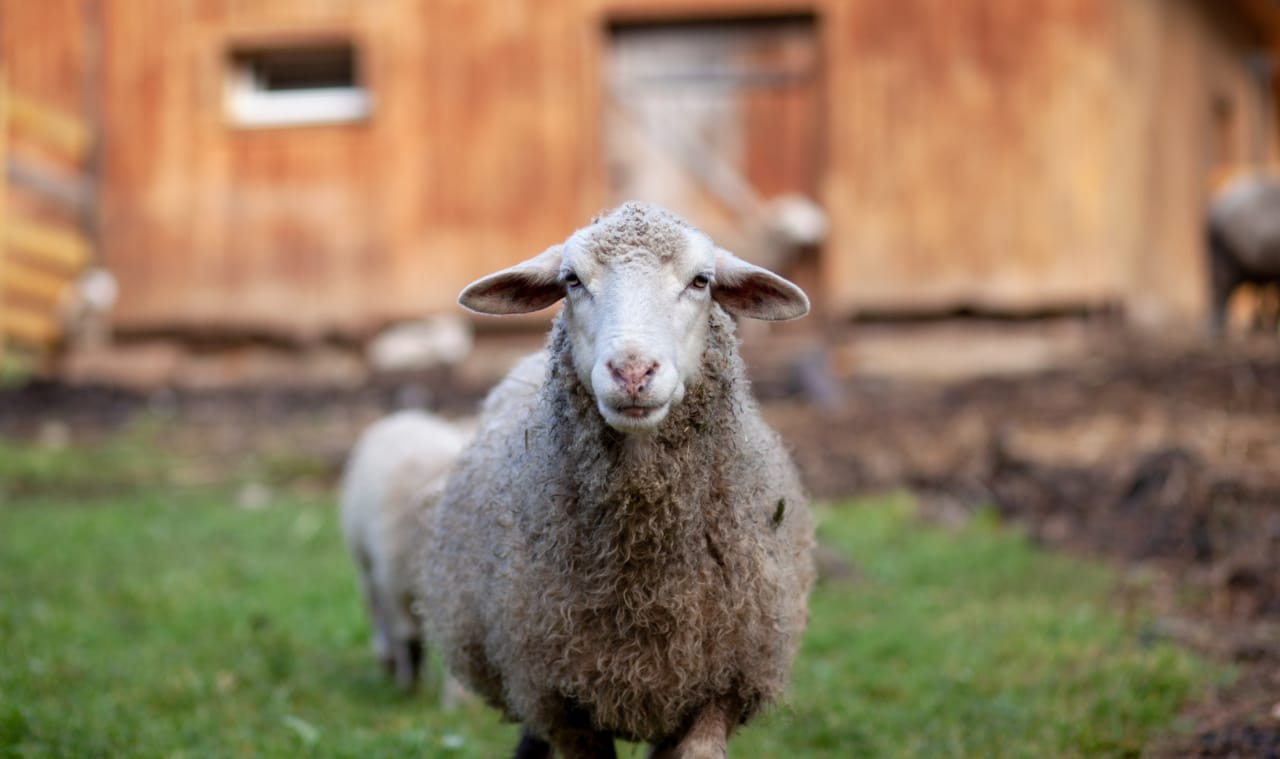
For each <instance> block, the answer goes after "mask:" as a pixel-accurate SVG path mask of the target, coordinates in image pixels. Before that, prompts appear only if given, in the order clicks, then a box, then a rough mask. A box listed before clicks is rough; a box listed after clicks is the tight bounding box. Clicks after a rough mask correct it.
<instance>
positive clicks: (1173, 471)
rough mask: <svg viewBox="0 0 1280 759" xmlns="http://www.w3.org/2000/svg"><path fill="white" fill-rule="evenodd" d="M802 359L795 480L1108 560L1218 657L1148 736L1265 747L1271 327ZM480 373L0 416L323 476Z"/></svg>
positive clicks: (1276, 670) (12, 392) (1160, 623)
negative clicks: (1203, 693) (373, 424)
mask: <svg viewBox="0 0 1280 759" xmlns="http://www.w3.org/2000/svg"><path fill="white" fill-rule="evenodd" d="M808 360H809V359H804V358H803V357H802V359H801V360H799V361H784V362H774V363H773V364H772V365H770V364H769V363H768V362H759V363H758V364H757V365H756V371H755V374H756V376H755V379H756V389H757V393H758V395H759V396H760V397H761V398H762V401H763V405H764V407H765V411H766V415H767V416H768V418H769V419H770V421H771V422H772V423H773V424H774V425H775V427H776V428H777V429H778V430H779V432H780V433H781V434H782V436H783V437H784V438H785V439H786V441H787V442H788V443H789V444H790V445H791V447H792V448H793V450H794V453H795V456H796V460H797V462H798V464H799V465H800V467H801V469H802V470H803V473H804V476H805V478H806V481H807V483H808V486H809V488H810V489H811V491H812V492H813V494H814V495H815V496H818V497H823V498H835V497H842V496H848V495H855V494H860V493H871V492H882V491H885V490H894V489H909V490H911V491H914V492H916V493H917V494H919V496H920V498H921V503H922V505H923V512H924V513H925V514H926V515H927V517H928V518H929V519H931V520H933V521H935V522H937V523H940V524H944V525H946V524H954V523H958V522H960V521H963V520H964V519H966V518H968V516H969V515H970V514H972V513H973V512H974V511H975V510H977V509H982V508H994V509H996V510H997V511H998V513H999V514H1000V515H1002V516H1003V517H1004V518H1005V519H1007V520H1008V521H1010V522H1012V523H1014V524H1017V525H1020V526H1021V527H1023V528H1024V529H1025V530H1026V531H1027V532H1028V534H1029V535H1031V536H1032V538H1033V539H1034V540H1036V541H1037V542H1040V543H1042V544H1044V545H1046V546H1049V547H1052V548H1054V549H1059V550H1065V551H1069V552H1073V553H1077V554H1082V555H1087V556H1093V557H1099V558H1102V559H1104V560H1107V561H1109V562H1112V563H1113V564H1114V565H1116V566H1117V567H1118V568H1119V569H1120V572H1121V575H1122V577H1124V578H1125V579H1124V582H1123V583H1122V586H1121V587H1120V588H1118V589H1117V603H1118V604H1120V605H1122V606H1124V605H1134V604H1141V605H1142V606H1143V608H1147V609H1150V608H1153V606H1154V608H1155V609H1156V611H1157V617H1156V620H1157V621H1156V622H1155V623H1153V624H1152V625H1151V626H1150V629H1149V630H1146V631H1144V635H1148V636H1151V637H1153V638H1155V637H1168V638H1173V639H1176V640H1178V641H1180V642H1182V643H1185V644H1187V645H1190V646H1192V647H1194V648H1196V649H1198V650H1200V651H1203V652H1205V653H1207V654H1210V655H1212V656H1214V657H1216V658H1218V659H1219V660H1221V661H1224V662H1230V663H1232V664H1234V665H1236V666H1237V667H1238V668H1239V671H1240V676H1239V678H1238V679H1237V680H1236V682H1235V683H1234V684H1233V685H1231V686H1227V687H1224V688H1221V689H1219V690H1218V691H1217V692H1215V693H1212V694H1210V696H1209V697H1208V698H1207V699H1205V700H1203V701H1202V702H1200V703H1197V704H1193V705H1190V706H1189V707H1188V717H1189V718H1190V719H1191V721H1192V724H1193V725H1195V728H1196V729H1195V732H1194V733H1193V734H1192V735H1190V736H1170V737H1169V738H1168V739H1167V740H1166V741H1164V742H1162V743H1161V744H1160V745H1159V746H1156V747H1153V748H1152V749H1151V752H1150V753H1151V754H1152V755H1153V756H1158V757H1174V756H1203V757H1264V756H1266V757H1277V756H1280V342H1277V341H1276V340H1275V339H1274V337H1273V338H1270V339H1264V340H1261V341H1259V340H1253V341H1236V342H1233V343H1231V344H1229V345H1227V346H1226V347H1222V346H1219V347H1207V346H1204V345H1193V346H1190V347H1187V346H1183V347H1180V348H1176V349H1170V348H1154V347H1152V346H1149V345H1146V344H1144V343H1143V342H1141V341H1135V340H1126V339H1120V340H1110V341H1108V342H1107V343H1106V344H1105V345H1102V346H1093V347H1092V348H1091V349H1090V351H1089V353H1088V359H1087V360H1072V361H1067V362H1061V363H1059V364H1058V365H1057V367H1056V368H1043V369H1039V370H1034V371H1019V372H1016V373H1012V374H1006V375H1002V376H968V377H965V378H957V377H954V376H951V377H948V378H946V379H938V378H933V379H927V380H922V379H918V378H917V379H906V378H903V377H889V376H882V377H875V376H872V375H871V374H870V373H869V372H866V371H861V370H858V371H854V372H852V374H851V376H848V377H844V378H833V377H832V376H826V377H825V378H819V381H817V382H816V384H815V381H814V379H813V365H812V363H811V362H810V363H807V364H806V363H805V361H808ZM483 390H484V382H482V381H477V379H476V376H475V375H470V376H459V375H457V374H449V373H444V372H441V373H438V374H435V375H431V376H422V377H414V378H406V377H401V378H398V379H392V380H385V381H380V382H376V383H370V384H366V385H365V386H362V387H360V388H358V389H342V390H336V389H323V388H314V387H313V388H309V389H292V390H291V389H285V388H274V389H262V388H257V389H245V390H224V391H201V392H181V391H172V390H165V391H159V392H148V393H142V392H138V391H126V390H121V389H114V388H109V387H102V386H75V387H72V386H68V385H65V384H60V383H57V382H35V383H30V384H27V385H24V386H20V387H14V388H9V389H7V390H0V435H8V436H24V437H44V438H46V440H53V441H54V442H56V441H57V440H59V439H62V438H66V437H68V436H70V437H84V436H92V435H97V434H102V433H103V432H105V431H109V430H111V429H114V428H117V427H120V426H122V425H124V424H125V423H126V422H128V421H129V420H130V419H132V418H135V417H136V416H138V415H139V414H141V413H147V414H150V415H151V416H158V417H161V418H168V419H171V420H174V421H176V422H178V423H177V424H173V425H166V426H165V427H166V429H171V430H172V433H166V434H171V436H172V437H173V440H172V445H173V446H174V447H175V448H178V449H181V450H186V451H189V452H190V454H191V456H192V457H194V458H197V459H201V460H204V461H206V462H228V461H234V460H236V459H237V457H241V458H242V457H244V456H245V455H264V453H272V452H274V453H275V454H281V453H288V454H289V455H291V456H295V457H298V456H305V457H308V458H309V459H311V460H314V461H317V462H320V467H319V468H320V470H321V471H323V472H326V473H328V475H329V476H333V475H334V474H336V472H337V468H338V466H339V465H340V462H341V460H342V457H343V455H344V454H345V451H346V449H347V446H349V444H350V442H351V440H352V438H353V437H354V435H355V433H356V431H357V430H359V428H360V427H361V426H362V425H363V424H365V423H367V422H368V421H370V420H372V419H373V418H376V416H378V415H379V414H381V413H384V412H385V411H386V410H389V409H391V408H395V407H397V406H404V405H428V406H431V407H434V408H437V409H438V410H441V411H443V412H445V413H448V414H453V415H459V416H461V415H465V414H467V413H469V412H470V410H471V409H472V408H473V407H474V403H475V402H476V400H477V399H478V398H479V397H480V395H481V393H482V392H483ZM217 468H218V465H217V464H215V463H209V464H208V465H207V466H206V467H205V470H204V471H203V472H200V473H198V474H197V476H203V477H216V476H217V471H216V470H217ZM210 470H212V471H210Z"/></svg>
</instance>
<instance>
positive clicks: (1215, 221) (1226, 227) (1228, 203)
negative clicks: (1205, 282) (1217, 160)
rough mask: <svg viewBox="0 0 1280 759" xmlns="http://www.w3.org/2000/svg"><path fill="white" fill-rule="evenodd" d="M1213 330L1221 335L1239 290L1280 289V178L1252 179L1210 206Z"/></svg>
mask: <svg viewBox="0 0 1280 759" xmlns="http://www.w3.org/2000/svg"><path fill="white" fill-rule="evenodd" d="M1207 226H1208V230H1207V231H1208V238H1209V239H1208V242H1209V249H1208V254H1209V274H1210V287H1211V293H1210V295H1211V304H1210V327H1211V329H1212V330H1213V332H1214V333H1220V332H1221V331H1222V327H1223V321H1224V318H1225V313H1226V307H1227V300H1228V299H1229V298H1230V297H1231V293H1232V292H1234V291H1235V289H1236V287H1238V286H1240V285H1242V284H1245V283H1251V284H1254V285H1262V286H1267V285H1273V286H1274V285H1276V284H1280V177H1277V176H1274V175H1267V174H1246V175H1243V176H1241V177H1238V178H1236V179H1234V180H1232V181H1231V182H1230V183H1229V184H1228V185H1227V186H1226V187H1225V188H1223V190H1222V192H1221V193H1219V194H1218V195H1217V196H1216V197H1215V198H1214V199H1213V202H1212V203H1211V204H1210V206H1209V213H1208V221H1207Z"/></svg>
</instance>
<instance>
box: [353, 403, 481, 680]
mask: <svg viewBox="0 0 1280 759" xmlns="http://www.w3.org/2000/svg"><path fill="white" fill-rule="evenodd" d="M468 439H469V436H468V435H467V434H465V433H464V432H463V431H461V430H460V429H459V428H457V427H455V426H454V425H452V424H450V423H449V422H447V421H445V420H443V419H439V418H437V417H435V416H432V415H430V414H427V413H424V412H421V411H400V412H397V413H395V414H391V415H390V416H387V417H384V418H383V419H380V420H378V421H377V422H374V423H373V424H372V425H370V426H369V427H368V429H366V430H365V431H364V433H363V434H362V435H361V436H360V439H359V441H358V442H357V443H356V445H355V447H354V448H353V449H352V452H351V456H350V458H349V459H348V461H347V466H346V470H345V471H344V473H343V477H342V486H341V497H340V502H339V509H340V517H341V522H342V533H343V536H344V537H345V538H346V542H347V547H348V548H349V549H350V551H351V555H352V557H353V558H354V559H355V563H356V567H357V569H358V572H359V581H360V591H361V594H362V595H363V597H364V601H365V604H366V606H367V608H368V610H369V617H370V621H371V623H372V625H373V631H372V644H373V650H374V653H375V654H376V655H377V657H378V659H379V661H381V662H382V665H383V667H384V668H385V669H386V670H387V673H388V674H390V675H391V676H393V677H394V678H395V682H396V684H397V685H399V686H400V687H401V688H403V689H405V690H409V689H412V688H413V687H414V686H415V685H416V683H417V680H418V675H419V671H420V669H421V666H422V657H423V651H422V637H421V636H422V634H421V623H420V621H419V620H418V619H417V617H416V615H415V613H414V604H415V603H416V596H415V590H416V587H417V584H416V579H417V574H418V571H419V570H418V568H417V566H416V564H415V562H416V561H417V560H418V551H419V550H420V547H421V542H422V538H423V528H424V522H423V520H424V514H425V512H426V510H427V509H429V508H430V507H431V506H433V505H434V504H435V502H436V500H437V499H439V497H440V495H441V494H442V493H443V492H444V485H445V480H446V478H447V476H448V474H449V470H450V469H451V468H452V466H453V463H454V461H455V460H456V459H457V457H458V455H459V454H460V453H461V452H462V449H463V448H464V447H465V445H466V443H467V441H468Z"/></svg>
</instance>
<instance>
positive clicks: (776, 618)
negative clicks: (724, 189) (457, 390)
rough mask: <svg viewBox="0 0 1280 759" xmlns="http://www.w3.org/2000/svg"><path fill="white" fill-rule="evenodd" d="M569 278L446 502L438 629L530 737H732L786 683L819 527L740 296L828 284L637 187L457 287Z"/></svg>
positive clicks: (712, 750) (538, 741) (781, 298)
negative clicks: (770, 260)
mask: <svg viewBox="0 0 1280 759" xmlns="http://www.w3.org/2000/svg"><path fill="white" fill-rule="evenodd" d="M562 298H563V299H564V300H565V304H564V309H563V311H562V312H561V314H560V316H559V317H558V318H557V319H556V321H555V323H554V325H553V328H552V331H551V335H550V339H549V343H548V350H547V352H545V353H543V354H540V355H538V356H534V357H532V358H530V359H527V360H526V361H525V362H523V363H522V364H520V365H519V366H518V367H517V368H516V370H514V371H513V372H512V373H511V374H510V375H509V376H508V377H507V379H506V380H504V381H503V382H502V383H501V384H500V385H499V386H498V387H497V388H495V390H494V391H493V392H492V393H491V395H490V397H489V398H488V400H487V401H486V404H485V407H484V410H483V412H482V414H481V420H480V424H479V430H478V432H477V436H476V438H475V441H474V442H473V443H472V445H471V446H469V447H468V449H467V451H466V452H465V453H464V454H463V455H462V457H461V459H460V460H459V462H458V465H457V468H456V469H455V471H454V473H453V475H451V477H450V480H449V484H448V487H447V489H446V492H445V495H444V497H443V498H442V499H441V500H440V502H439V503H438V504H437V506H436V507H435V510H434V511H433V512H432V513H431V515H430V517H429V521H428V535H427V539H426V542H425V546H424V551H423V558H424V561H423V578H422V585H421V588H422V598H423V609H424V614H423V617H424V624H425V627H426V631H427V635H428V639H429V640H431V641H432V642H433V643H435V644H437V645H438V646H439V647H440V649H441V651H442V653H443V655H444V657H445V660H446V662H447V664H448V666H449V667H450V669H451V670H452V671H453V673H454V674H455V675H456V676H458V677H459V678H460V679H461V680H462V681H463V682H464V683H466V684H467V685H468V686H470V687H471V688H472V689H473V690H475V691H476V692H477V693H479V694H480V695H481V696H483V697H484V698H485V699H486V700H487V701H488V702H489V703H491V704H493V705H494V706H496V707H497V708H499V709H500V710H502V711H503V712H504V714H505V715H506V716H507V717H509V718H510V719H513V720H516V721H518V722H520V723H521V724H522V730H523V732H522V738H521V742H520V745H519V746H518V747H517V749H516V756H517V757H525V758H529V757H546V756H549V755H550V753H551V751H552V749H553V748H554V749H555V750H557V751H559V753H560V754H561V755H563V756H564V757H567V758H568V759H577V758H578V757H582V758H584V759H585V758H586V757H612V756H614V748H613V741H614V739H615V738H622V739H626V740H635V741H644V742H648V743H650V744H651V745H652V753H651V756H652V757H659V758H667V757H682V758H683V759H695V758H700V757H723V756H725V752H726V746H727V742H728V738H729V735H730V733H731V732H732V731H733V730H734V729H735V728H736V727H737V726H738V725H740V724H742V723H745V722H746V721H747V720H748V719H749V718H751V717H752V716H753V715H754V714H756V713H757V712H758V711H759V710H760V709H761V708H762V707H764V706H765V705H767V704H769V703H771V702H772V701H774V700H775V699H776V698H777V697H778V696H779V695H780V693H781V692H782V690H783V688H784V686H785V683H786V679H787V673H788V671H789V669H790V663H791V659H792V658H793V656H794V654H795V651H796V648H797V646H798V644H799V639H800V634H801V632H802V630H803V628H804V625H805V621H806V617H807V611H806V599H807V595H808V590H809V587H810V585H811V583H812V580H813V559H812V552H813V542H814V540H813V526H812V521H811V518H810V515H809V511H808V506H807V502H806V500H805V497H804V494H803V492H802V490H801V488H800V486H799V482H798V477H797V475H796V472H795V469H794V467H793V466H792V463H791V461H790V459H789V457H788V455H787V453H786V452H785V450H784V448H783V446H782V444H781V443H780V441H779V440H778V439H777V437H776V435H775V434H774V433H773V432H772V431H771V430H770V429H768V427H767V426H766V425H765V424H764V422H763V421H762V420H761V418H760V416H759V413H758V412H757V409H756V406H755V403H754V401H753V400H752V398H751V396H750V394H749V390H748V384H747V380H746V378H745V372H744V368H743V365H742V361H741V359H740V357H739V355H738V350H737V341H736V338H735V337H734V327H733V322H732V321H731V319H730V318H729V314H734V315H737V316H742V317H750V318H757V319H772V320H778V319H793V318H796V317H799V316H802V315H804V314H805V313H807V311H808V307H809V304H808V299H807V298H806V297H805V295H804V293H803V292H802V291H801V290H800V289H799V288H797V287H796V286H795V285H793V284H791V283H790V282H787V281H786V280H784V279H782V278H781V277H778V276H777V275H775V274H772V273H770V272H768V271H765V270H764V269H761V268H759V267H756V266H753V265H751V264H748V263H746V262H744V261H742V260H739V259H738V258H736V257H734V256H733V255H731V254H729V253H727V252H726V251H724V250H721V249H718V248H717V247H716V246H715V245H714V244H713V243H712V241H711V240H710V238H708V237H707V236H706V235H705V234H703V233H702V232H699V231H698V230H696V229H694V228H693V227H692V226H690V225H689V224H687V223H686V222H684V221H683V220H681V219H680V218H678V217H676V216H675V215H673V214H671V213H669V212H667V211H664V210H662V209H659V208H656V207H653V206H648V205H644V204H639V203H628V204H626V205H623V206H621V207H619V208H617V209H615V210H614V211H612V212H610V213H609V214H607V215H605V216H602V217H600V218H597V219H596V220H594V222H593V223H592V224H591V225H590V226H587V227H585V228H583V229H581V230H579V231H577V232H576V233H574V234H573V235H572V236H570V237H569V239H568V240H567V241H566V242H565V243H563V244H562V245H556V246H554V247H552V248H550V249H548V250H547V251H545V252H544V253H542V254H541V255H539V256H537V257H535V258H533V259H530V260H528V261H525V262H524V263H521V264H518V265H516V266H514V267H511V268H510V269H506V270H504V271H501V272H498V273H497V274H493V275H491V276H488V277H485V278H483V279H481V280H479V281H477V282H475V283H473V284H472V285H470V286H469V287H467V288H466V289H465V290H464V291H463V293H462V295H461V297H460V302H461V303H462V304H463V305H464V306H466V307H468V308H470V309H472V310H475V311H480V312H484V313H490V314H510V313H524V312H530V311H536V310H538V309H541V308H545V307H547V306H550V305H552V304H554V303H556V302H557V301H559V300H561V299H562Z"/></svg>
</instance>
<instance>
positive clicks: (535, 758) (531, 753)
mask: <svg viewBox="0 0 1280 759" xmlns="http://www.w3.org/2000/svg"><path fill="white" fill-rule="evenodd" d="M515 759H551V744H550V743H547V742H546V741H544V740H542V739H541V738H539V737H538V736H536V735H534V734H533V733H531V732H529V730H528V729H522V730H521V731H520V743H518V744H517V745H516V754H515Z"/></svg>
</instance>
